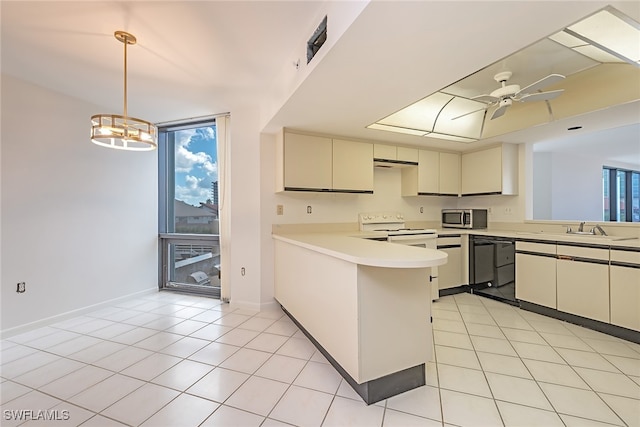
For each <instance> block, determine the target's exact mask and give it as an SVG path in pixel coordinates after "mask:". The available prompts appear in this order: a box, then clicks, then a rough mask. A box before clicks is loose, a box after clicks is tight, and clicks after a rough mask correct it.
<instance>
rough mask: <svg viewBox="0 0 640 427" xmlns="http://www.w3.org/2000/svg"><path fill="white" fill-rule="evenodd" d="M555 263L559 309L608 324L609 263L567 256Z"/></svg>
mask: <svg viewBox="0 0 640 427" xmlns="http://www.w3.org/2000/svg"><path fill="white" fill-rule="evenodd" d="M558 252H559V251H558ZM556 265H557V280H558V310H560V311H564V312H566V313H571V314H576V315H578V316H582V317H586V318H588V319H594V320H599V321H601V322H606V323H609V266H608V265H605V264H595V263H591V262H583V261H572V260H564V259H558V260H557V264H556Z"/></svg>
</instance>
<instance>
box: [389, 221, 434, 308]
mask: <svg viewBox="0 0 640 427" xmlns="http://www.w3.org/2000/svg"><path fill="white" fill-rule="evenodd" d="M437 241H438V235H437V234H435V233H431V234H403V235H399V236H389V237H388V242H389V243H399V244H401V245H409V246H416V247H419V248H425V249H437V248H438V244H437ZM429 282H430V283H431V300H433V301H435V300H437V299H438V298H439V297H440V288H439V285H438V267H431V274H430V275H429Z"/></svg>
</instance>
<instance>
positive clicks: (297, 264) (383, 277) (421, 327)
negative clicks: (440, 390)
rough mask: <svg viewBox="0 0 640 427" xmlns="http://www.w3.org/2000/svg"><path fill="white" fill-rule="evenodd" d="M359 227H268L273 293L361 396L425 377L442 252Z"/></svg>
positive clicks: (369, 397)
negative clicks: (434, 280) (433, 277)
mask: <svg viewBox="0 0 640 427" xmlns="http://www.w3.org/2000/svg"><path fill="white" fill-rule="evenodd" d="M366 237H372V236H367V235H366V233H359V232H351V233H291V234H274V235H273V238H274V248H275V298H276V300H277V301H278V302H279V303H280V304H281V305H282V307H283V309H284V310H285V311H286V312H287V314H288V315H289V316H290V317H291V318H292V319H293V320H294V322H296V324H298V326H299V327H300V328H301V329H302V330H303V331H304V332H305V334H306V335H307V336H308V337H309V338H310V339H311V340H312V342H313V343H314V344H315V345H316V346H317V347H318V349H319V350H320V351H321V352H322V353H323V354H324V355H325V357H327V359H328V360H329V361H330V362H331V363H332V364H333V365H334V366H335V367H336V369H337V370H338V371H339V372H340V373H341V375H342V376H343V377H344V378H345V379H346V380H347V381H348V382H349V384H350V385H351V386H352V387H353V388H354V390H355V391H356V392H357V393H358V394H359V395H360V396H361V397H362V398H363V400H364V401H365V402H366V403H368V404H371V403H375V402H378V401H380V400H383V399H386V398H388V397H391V396H394V395H396V394H399V393H402V392H404V391H407V390H410V389H413V388H416V387H419V386H422V385H424V384H425V382H426V377H425V363H426V362H427V361H428V360H429V359H430V358H431V352H432V347H433V344H432V336H431V323H430V317H431V298H430V295H431V293H430V286H431V285H430V283H429V279H430V273H431V267H435V266H438V265H442V264H445V263H446V261H447V254H446V253H444V252H441V251H437V250H432V249H424V248H416V247H412V246H405V245H397V244H393V243H387V242H383V241H375V240H369V239H367V238H366Z"/></svg>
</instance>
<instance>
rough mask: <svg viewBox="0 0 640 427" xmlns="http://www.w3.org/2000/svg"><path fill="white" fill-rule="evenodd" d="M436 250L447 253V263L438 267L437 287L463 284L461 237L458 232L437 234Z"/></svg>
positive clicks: (451, 286)
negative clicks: (454, 233)
mask: <svg viewBox="0 0 640 427" xmlns="http://www.w3.org/2000/svg"><path fill="white" fill-rule="evenodd" d="M438 250H440V251H443V252H446V253H447V255H448V258H447V263H446V264H444V265H441V266H439V267H438V287H439V288H440V289H449V288H455V287H456V286H460V285H462V284H464V283H465V281H464V279H463V271H464V268H463V267H464V266H463V256H462V237H461V236H460V235H459V234H456V235H438Z"/></svg>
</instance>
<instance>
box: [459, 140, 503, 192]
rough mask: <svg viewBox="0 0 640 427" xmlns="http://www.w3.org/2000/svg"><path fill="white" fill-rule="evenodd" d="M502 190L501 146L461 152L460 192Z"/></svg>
mask: <svg viewBox="0 0 640 427" xmlns="http://www.w3.org/2000/svg"><path fill="white" fill-rule="evenodd" d="M500 192H502V147H495V148H490V149H488V150H482V151H475V152H473V153H462V194H482V193H500Z"/></svg>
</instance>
